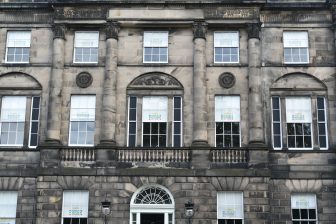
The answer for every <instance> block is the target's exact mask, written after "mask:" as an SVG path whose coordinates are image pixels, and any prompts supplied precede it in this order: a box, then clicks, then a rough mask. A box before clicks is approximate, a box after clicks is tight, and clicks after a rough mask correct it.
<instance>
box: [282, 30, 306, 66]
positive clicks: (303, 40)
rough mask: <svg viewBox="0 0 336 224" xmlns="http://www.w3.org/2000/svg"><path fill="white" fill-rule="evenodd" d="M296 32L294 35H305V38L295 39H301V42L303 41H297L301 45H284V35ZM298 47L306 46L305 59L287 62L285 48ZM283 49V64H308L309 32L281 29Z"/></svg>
mask: <svg viewBox="0 0 336 224" xmlns="http://www.w3.org/2000/svg"><path fill="white" fill-rule="evenodd" d="M295 34H296V36H299V34H302V35H305V36H306V37H305V39H301V40H300V39H297V40H296V41H299V42H300V41H301V42H303V43H299V44H300V45H301V44H302V45H303V46H302V47H301V46H290V47H289V46H286V45H287V43H286V42H287V40H286V39H287V38H286V36H287V35H295ZM298 48H306V49H307V61H304V62H300V61H298V62H296V61H294V62H288V61H285V49H298ZM283 51H284V53H283V57H284V58H283V62H284V64H309V34H308V31H289V30H288V31H283Z"/></svg>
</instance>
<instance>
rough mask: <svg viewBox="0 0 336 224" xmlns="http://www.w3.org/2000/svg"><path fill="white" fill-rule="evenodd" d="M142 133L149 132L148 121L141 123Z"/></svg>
mask: <svg viewBox="0 0 336 224" xmlns="http://www.w3.org/2000/svg"><path fill="white" fill-rule="evenodd" d="M143 133H144V134H149V133H150V123H148V122H146V123H143Z"/></svg>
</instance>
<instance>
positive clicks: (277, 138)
mask: <svg viewBox="0 0 336 224" xmlns="http://www.w3.org/2000/svg"><path fill="white" fill-rule="evenodd" d="M274 147H276V148H280V147H281V138H280V136H279V135H277V136H274Z"/></svg>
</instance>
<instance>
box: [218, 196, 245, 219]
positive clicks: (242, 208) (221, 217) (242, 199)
mask: <svg viewBox="0 0 336 224" xmlns="http://www.w3.org/2000/svg"><path fill="white" fill-rule="evenodd" d="M237 193H239V194H240V198H241V210H242V217H236V216H235V217H224V216H220V210H219V206H220V204H221V205H223V204H224V205H227V204H225V201H223V203H220V199H219V198H220V197H219V195H220V194H237ZM237 206H239V204H238V205H237ZM223 218H224V219H240V220H242V223H244V194H243V192H241V191H220V192H217V222H218V220H219V219H223Z"/></svg>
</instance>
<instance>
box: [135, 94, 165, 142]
mask: <svg viewBox="0 0 336 224" xmlns="http://www.w3.org/2000/svg"><path fill="white" fill-rule="evenodd" d="M145 98H157V100H159V101H160V98H161V99H164V100H165V101H166V102H165V103H166V110H165V111H166V118H165V119H163V121H144V99H145ZM153 106H155V105H153ZM141 111H142V116H141V117H142V118H141V129H142V132H141V146H142V147H143V146H144V141H143V139H144V123H150V125H152V123H165V124H166V134H165V135H166V144H165V146H160V147H167V146H168V139H169V135H168V123H169V122H168V116H169V115H168V113H169V97H168V96H151V95H147V96H143V97H142V110H141ZM158 130H160V128H159V127H158ZM155 135H158V144H160V138H159V135H160V134H159V133H158V134H155ZM151 136H152V133H150V138H151ZM150 144H151V143H150ZM149 147H155V146H149Z"/></svg>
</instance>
